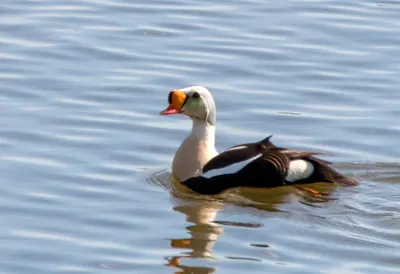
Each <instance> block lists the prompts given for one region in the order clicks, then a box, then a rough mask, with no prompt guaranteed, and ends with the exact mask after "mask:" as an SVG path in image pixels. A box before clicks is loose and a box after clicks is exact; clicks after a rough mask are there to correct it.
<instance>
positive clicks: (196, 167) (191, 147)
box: [172, 119, 218, 181]
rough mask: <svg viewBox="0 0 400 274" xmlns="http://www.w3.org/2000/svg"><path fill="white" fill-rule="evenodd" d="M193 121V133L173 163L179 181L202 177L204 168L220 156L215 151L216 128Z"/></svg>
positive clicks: (180, 148) (175, 175)
mask: <svg viewBox="0 0 400 274" xmlns="http://www.w3.org/2000/svg"><path fill="white" fill-rule="evenodd" d="M192 120H193V125H192V131H191V132H190V134H189V136H188V137H187V138H186V139H185V140H184V141H183V143H182V144H181V146H180V147H179V149H178V151H177V152H176V154H175V157H174V160H173V162H172V174H173V175H174V177H175V178H176V179H178V180H179V181H183V180H185V179H188V178H190V177H193V176H197V175H200V174H201V170H202V168H203V166H204V165H205V164H206V163H207V162H208V161H209V160H210V159H212V158H213V157H215V156H216V155H217V154H218V153H217V151H216V150H215V127H214V126H212V125H210V124H209V123H207V122H206V121H199V120H196V119H192Z"/></svg>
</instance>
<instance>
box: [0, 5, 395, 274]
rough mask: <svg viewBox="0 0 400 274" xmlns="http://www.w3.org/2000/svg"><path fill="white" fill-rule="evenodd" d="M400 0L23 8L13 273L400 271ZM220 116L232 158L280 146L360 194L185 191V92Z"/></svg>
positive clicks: (3, 66)
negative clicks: (181, 99)
mask: <svg viewBox="0 0 400 274" xmlns="http://www.w3.org/2000/svg"><path fill="white" fill-rule="evenodd" d="M399 14H400V4H399V3H398V1H364V0H362V1H340V0H335V1H333V0H326V1H323V0H321V1H296V0H292V1H281V2H279V1H261V0H251V1H245V0H232V1H220V2H213V1H189V0H165V1H162V0H158V1H145V0H135V1H127V0H126V1H123V0H90V1H89V0H63V1H61V0H52V1H50V0H48V1H45V0H44V1H43V0H30V1H29V0H24V1H23V0H19V1H18V0H14V1H10V0H8V1H7V0H6V1H2V7H1V9H0V15H1V16H0V27H1V37H0V104H1V116H0V122H1V128H0V147H1V154H0V160H1V161H0V169H1V175H2V176H1V177H2V195H1V199H0V210H1V214H2V220H3V221H2V222H1V226H0V237H1V239H2V245H1V247H0V251H1V254H2V256H1V259H0V265H1V266H0V269H1V272H2V273H214V272H217V273H249V272H252V273H261V272H262V273H265V272H266V271H269V272H273V273H399V271H400V264H399V262H400V236H399V227H400V211H399V208H400V204H399V200H400V189H399V183H400V164H399V162H400V161H399V159H400V150H399V147H398V141H399V133H400V125H399V114H400V110H399V102H400V101H399V100H400V95H399V94H400V93H399V87H400V75H399V73H400V47H399V45H400V19H399V18H400V17H399ZM194 84H200V85H204V86H206V87H208V88H209V89H210V90H211V91H212V92H213V94H214V97H215V100H216V102H217V108H218V122H217V123H218V125H217V147H218V148H219V149H220V150H223V149H224V148H227V147H229V146H231V145H234V144H238V143H242V142H248V141H253V140H258V139H261V138H263V137H265V136H267V135H269V134H274V137H273V138H274V139H273V140H274V142H275V143H276V144H279V145H280V146H287V147H291V148H298V149H312V150H320V151H324V152H327V153H329V154H331V155H327V156H326V158H327V159H329V160H332V161H334V162H336V163H337V164H336V168H337V169H339V170H340V171H342V172H344V173H345V174H347V175H349V176H355V177H356V178H357V179H358V180H360V181H361V185H360V186H357V187H351V188H344V187H340V186H331V185H327V184H318V185H313V186H312V188H313V189H317V190H319V191H320V192H321V193H322V194H323V195H321V196H315V195H312V194H311V193H310V192H308V191H306V190H304V189H300V188H294V187H292V188H279V189H273V190H263V191H255V190H248V189H243V190H238V191H236V192H233V193H230V194H226V195H225V196H223V197H219V198H214V199H213V198H207V197H201V196H197V195H193V194H190V193H188V192H187V191H185V190H184V189H181V188H180V187H179V185H176V184H175V185H174V184H171V181H170V179H169V177H168V171H167V170H168V169H169V167H170V163H171V159H172V157H173V154H174V152H175V151H176V149H177V147H178V145H179V144H180V142H181V141H182V139H183V138H184V137H185V135H186V134H187V132H188V130H189V127H190V122H189V121H188V120H187V119H185V118H184V117H161V116H158V112H159V111H160V110H161V109H163V108H164V107H165V106H166V103H167V94H168V92H169V91H170V90H171V89H173V88H180V87H185V86H189V85H194Z"/></svg>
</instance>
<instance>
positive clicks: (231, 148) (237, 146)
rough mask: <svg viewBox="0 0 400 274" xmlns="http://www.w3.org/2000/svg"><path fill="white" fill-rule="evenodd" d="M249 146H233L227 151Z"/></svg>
mask: <svg viewBox="0 0 400 274" xmlns="http://www.w3.org/2000/svg"><path fill="white" fill-rule="evenodd" d="M245 148H248V146H237V147H232V148H230V149H228V150H227V151H232V150H239V149H245Z"/></svg>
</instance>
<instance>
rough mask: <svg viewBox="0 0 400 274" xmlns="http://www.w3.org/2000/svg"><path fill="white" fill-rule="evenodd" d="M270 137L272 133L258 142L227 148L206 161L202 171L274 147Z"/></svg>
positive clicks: (241, 160) (231, 163)
mask: <svg viewBox="0 0 400 274" xmlns="http://www.w3.org/2000/svg"><path fill="white" fill-rule="evenodd" d="M271 137H272V135H270V136H268V137H267V138H265V139H264V140H262V141H260V142H256V143H248V144H242V145H237V146H234V147H231V148H229V149H228V150H226V151H224V152H222V153H220V154H218V155H217V156H215V157H214V158H212V159H211V160H210V161H208V163H207V164H206V165H205V166H204V167H203V173H206V172H207V171H210V170H213V169H219V168H223V167H227V166H229V165H233V164H236V163H239V162H243V161H246V160H249V159H251V158H254V157H256V156H257V155H261V154H262V152H263V151H265V150H266V149H269V148H271V147H275V146H274V145H273V144H272V143H271V141H270V140H269V139H270V138H271Z"/></svg>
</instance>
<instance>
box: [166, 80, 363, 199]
mask: <svg viewBox="0 0 400 274" xmlns="http://www.w3.org/2000/svg"><path fill="white" fill-rule="evenodd" d="M175 114H181V115H184V116H187V117H189V118H190V119H191V120H192V129H191V131H190V133H189V135H188V136H187V137H186V138H185V139H184V141H183V142H182V144H181V145H180V147H179V148H178V150H177V152H176V153H175V156H174V158H173V161H172V173H171V174H172V177H173V178H174V179H176V180H178V181H179V182H180V183H181V184H182V185H184V186H186V187H188V188H189V189H191V190H192V191H194V192H197V193H199V194H203V195H217V194H220V193H222V192H224V191H226V190H229V189H232V188H237V187H253V188H271V187H279V186H287V185H299V184H310V183H317V182H329V183H340V184H343V185H357V184H358V181H357V180H355V179H353V178H349V177H346V176H345V175H343V174H341V173H339V172H338V171H336V170H334V169H333V168H332V167H331V164H332V163H331V162H329V161H326V160H323V159H320V158H318V157H316V155H319V154H323V153H320V152H314V151H299V150H293V149H287V148H282V147H278V146H276V145H275V144H273V143H272V141H271V138H272V135H270V136H268V137H266V138H264V139H262V140H259V141H256V142H253V143H243V144H239V145H235V146H232V147H230V148H228V149H227V150H225V151H223V152H221V153H218V152H217V150H216V148H215V127H216V104H215V101H214V99H213V96H212V94H211V92H210V91H209V90H208V89H207V88H205V87H203V86H190V87H185V88H181V89H174V90H172V91H171V92H169V94H168V107H167V108H166V109H164V110H163V111H161V112H160V115H175Z"/></svg>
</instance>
